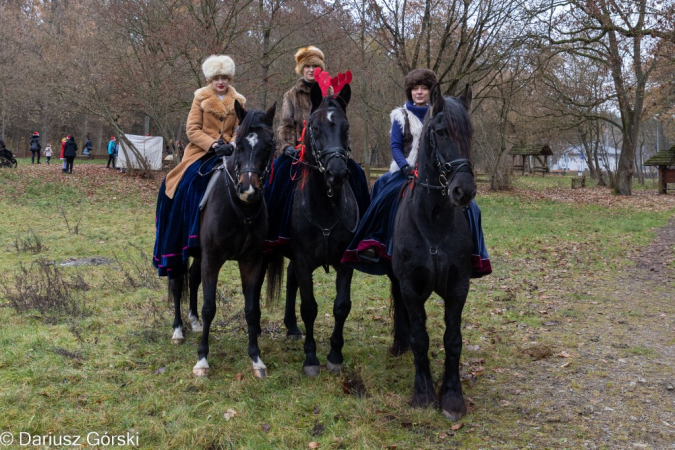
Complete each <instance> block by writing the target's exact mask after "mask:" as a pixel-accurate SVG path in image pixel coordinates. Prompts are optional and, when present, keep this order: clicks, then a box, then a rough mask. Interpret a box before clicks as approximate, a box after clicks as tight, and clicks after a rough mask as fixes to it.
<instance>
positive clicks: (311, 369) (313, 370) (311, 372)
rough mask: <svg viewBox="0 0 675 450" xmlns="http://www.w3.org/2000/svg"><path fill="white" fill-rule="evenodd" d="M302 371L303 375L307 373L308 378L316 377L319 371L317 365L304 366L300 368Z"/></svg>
mask: <svg viewBox="0 0 675 450" xmlns="http://www.w3.org/2000/svg"><path fill="white" fill-rule="evenodd" d="M302 371H303V372H305V375H307V376H308V377H310V378H315V377H318V376H319V373H320V372H321V370H320V369H319V366H304V367H303V368H302Z"/></svg>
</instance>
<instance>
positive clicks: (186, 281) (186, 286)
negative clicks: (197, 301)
mask: <svg viewBox="0 0 675 450" xmlns="http://www.w3.org/2000/svg"><path fill="white" fill-rule="evenodd" d="M174 281H178V280H176V279H175V278H174ZM180 281H182V283H183V285H182V287H181V295H180V302H181V303H185V299H186V298H189V297H190V263H186V264H185V270H184V271H183V274H182V275H181V276H180ZM166 290H167V295H166V299H167V301H168V302H169V305H173V300H174V299H173V291H172V290H171V278H169V277H167V278H166Z"/></svg>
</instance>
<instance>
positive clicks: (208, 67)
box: [202, 55, 234, 81]
mask: <svg viewBox="0 0 675 450" xmlns="http://www.w3.org/2000/svg"><path fill="white" fill-rule="evenodd" d="M202 72H204V76H205V77H206V81H211V80H212V79H213V77H215V76H216V75H225V76H227V77H229V78H230V80H231V79H233V78H234V61H232V58H230V57H229V56H227V55H211V56H209V57H208V58H206V60H204V63H203V64H202Z"/></svg>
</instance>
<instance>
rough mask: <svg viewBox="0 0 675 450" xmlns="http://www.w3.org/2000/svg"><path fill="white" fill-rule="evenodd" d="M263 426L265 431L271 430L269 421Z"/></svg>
mask: <svg viewBox="0 0 675 450" xmlns="http://www.w3.org/2000/svg"><path fill="white" fill-rule="evenodd" d="M261 428H262V430H263V431H270V425H269V424H268V423H263V424H262V427H261Z"/></svg>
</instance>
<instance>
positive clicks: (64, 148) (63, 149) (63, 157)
mask: <svg viewBox="0 0 675 450" xmlns="http://www.w3.org/2000/svg"><path fill="white" fill-rule="evenodd" d="M65 151H66V138H63V139H61V157H60V158H61V161H63V166H61V172H63V173H66V167H67V163H66V157H65V156H64V153H65Z"/></svg>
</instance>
